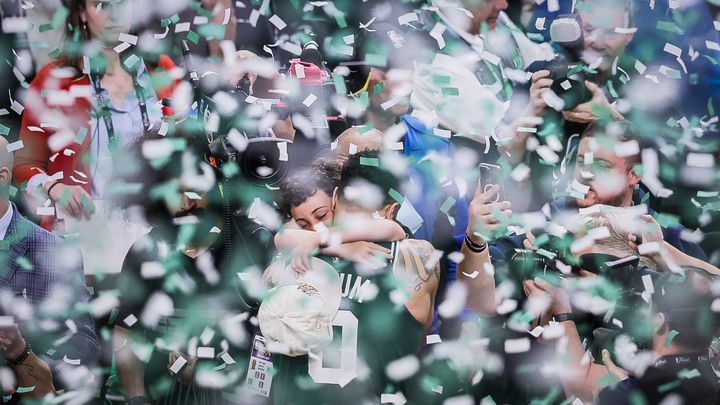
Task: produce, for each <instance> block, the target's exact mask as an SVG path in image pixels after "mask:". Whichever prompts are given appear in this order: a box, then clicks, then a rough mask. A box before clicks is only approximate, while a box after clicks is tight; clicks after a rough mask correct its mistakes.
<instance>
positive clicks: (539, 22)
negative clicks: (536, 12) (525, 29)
mask: <svg viewBox="0 0 720 405" xmlns="http://www.w3.org/2000/svg"><path fill="white" fill-rule="evenodd" d="M535 29H537V30H539V31H542V30H544V29H545V17H538V18H537V19H536V20H535Z"/></svg>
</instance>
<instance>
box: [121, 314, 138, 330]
mask: <svg viewBox="0 0 720 405" xmlns="http://www.w3.org/2000/svg"><path fill="white" fill-rule="evenodd" d="M137 321H138V319H137V317H136V316H135V315H133V314H130V315H128V316H126V317H125V319H123V323H124V324H125V325H127V326H128V327H132V326H133V325H135V324H136V323H137Z"/></svg>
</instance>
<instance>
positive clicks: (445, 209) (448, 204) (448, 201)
mask: <svg viewBox="0 0 720 405" xmlns="http://www.w3.org/2000/svg"><path fill="white" fill-rule="evenodd" d="M453 205H455V198H454V197H453V196H449V197H448V198H447V199H445V202H443V203H442V205H441V206H440V212H442V213H443V214H446V215H447V213H448V211H449V210H450V208H452V207H453Z"/></svg>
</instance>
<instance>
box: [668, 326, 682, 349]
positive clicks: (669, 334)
mask: <svg viewBox="0 0 720 405" xmlns="http://www.w3.org/2000/svg"><path fill="white" fill-rule="evenodd" d="M679 334H680V333H679V332H678V331H676V330H674V329H673V330H671V331H670V333H668V335H667V337H666V338H665V347H669V346H670V343H672V340H673V339H675V336H677V335H679Z"/></svg>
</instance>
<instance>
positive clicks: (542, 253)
mask: <svg viewBox="0 0 720 405" xmlns="http://www.w3.org/2000/svg"><path fill="white" fill-rule="evenodd" d="M535 253H537V254H539V255H540V256H545V257H547V258H548V259H551V260H552V259H555V258H556V257H557V254H556V253H553V252H551V251H549V250H545V249H542V248H540V249H538V250H536V251H535Z"/></svg>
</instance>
